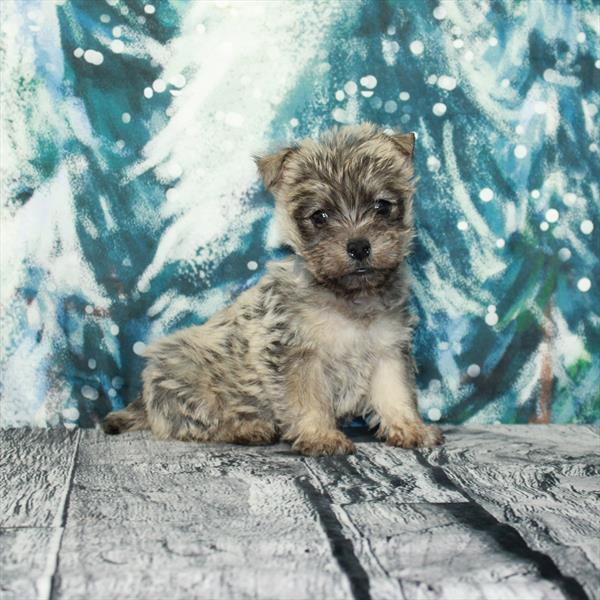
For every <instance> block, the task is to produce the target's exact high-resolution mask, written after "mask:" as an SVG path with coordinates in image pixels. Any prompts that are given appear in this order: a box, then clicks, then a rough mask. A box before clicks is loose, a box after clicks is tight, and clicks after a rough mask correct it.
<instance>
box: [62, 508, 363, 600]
mask: <svg viewBox="0 0 600 600" xmlns="http://www.w3.org/2000/svg"><path fill="white" fill-rule="evenodd" d="M220 525H221V531H220V532H216V531H215V529H216V527H214V526H213V527H211V528H210V531H206V528H205V526H204V522H203V520H202V519H199V520H198V522H197V523H196V524H194V525H188V526H186V527H180V526H173V525H172V524H168V525H165V524H161V525H155V524H144V525H142V524H140V523H135V524H127V523H117V522H109V521H101V522H98V523H97V524H85V525H79V524H75V525H71V524H69V525H68V526H67V530H66V533H65V537H64V540H63V547H62V551H61V560H60V565H59V572H58V576H57V578H56V587H55V598H65V599H66V598H68V599H69V600H74V599H79V598H81V599H82V600H83V599H85V600H88V599H97V598H102V599H103V598H128V599H133V598H140V599H143V600H152V599H156V600H163V599H165V598H169V599H173V600H179V599H181V600H183V599H188V598H199V599H207V600H213V599H214V600H218V599H221V598H223V599H225V598H236V599H237V598H282V599H283V598H332V599H335V598H350V597H351V592H350V588H349V585H348V580H347V577H346V576H345V575H344V573H342V572H341V570H340V569H339V567H338V565H337V563H336V561H335V560H334V559H333V558H332V556H331V553H330V549H329V545H328V543H327V539H326V538H325V536H324V535H323V534H322V533H321V532H320V531H318V529H315V528H307V529H306V530H305V532H304V534H303V535H300V533H301V532H298V535H296V536H292V535H289V534H288V535H281V533H280V532H275V533H273V534H271V533H270V531H271V528H270V527H265V528H264V529H263V531H262V535H260V534H257V532H256V530H254V527H253V526H252V525H251V526H250V527H249V532H251V535H241V534H240V532H239V530H240V529H241V527H240V525H241V523H238V526H237V527H234V528H233V529H234V531H233V532H232V531H230V528H229V527H228V523H227V521H225V520H221V521H220Z"/></svg>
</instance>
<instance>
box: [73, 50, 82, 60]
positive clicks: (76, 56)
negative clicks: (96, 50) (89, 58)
mask: <svg viewBox="0 0 600 600" xmlns="http://www.w3.org/2000/svg"><path fill="white" fill-rule="evenodd" d="M73 56H75V58H81V57H82V56H83V48H75V50H73Z"/></svg>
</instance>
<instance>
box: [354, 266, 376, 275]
mask: <svg viewBox="0 0 600 600" xmlns="http://www.w3.org/2000/svg"><path fill="white" fill-rule="evenodd" d="M375 271H376V269H374V268H373V267H359V268H358V269H355V270H354V271H352V272H351V273H349V275H371V274H372V273H375Z"/></svg>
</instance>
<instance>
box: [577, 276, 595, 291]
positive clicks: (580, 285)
mask: <svg viewBox="0 0 600 600" xmlns="http://www.w3.org/2000/svg"><path fill="white" fill-rule="evenodd" d="M591 287H592V282H591V281H590V280H589V279H588V278H587V277H582V278H581V279H580V280H579V281H578V282H577V289H578V290H579V291H580V292H584V293H585V292H589V291H590V288H591Z"/></svg>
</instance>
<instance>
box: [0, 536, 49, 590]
mask: <svg viewBox="0 0 600 600" xmlns="http://www.w3.org/2000/svg"><path fill="white" fill-rule="evenodd" d="M56 535H57V531H56V530H55V529H52V528H40V527H19V528H15V529H0V598H2V600H33V599H35V598H40V597H44V596H45V595H46V592H47V590H48V589H49V586H50V579H51V576H52V566H53V562H52V560H51V558H50V557H51V555H52V554H53V553H54V552H55V550H56V548H55V546H56ZM49 559H50V561H49Z"/></svg>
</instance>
